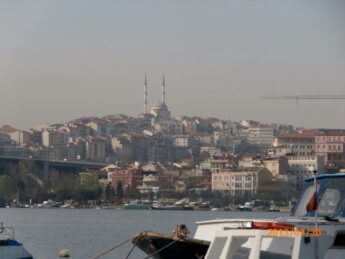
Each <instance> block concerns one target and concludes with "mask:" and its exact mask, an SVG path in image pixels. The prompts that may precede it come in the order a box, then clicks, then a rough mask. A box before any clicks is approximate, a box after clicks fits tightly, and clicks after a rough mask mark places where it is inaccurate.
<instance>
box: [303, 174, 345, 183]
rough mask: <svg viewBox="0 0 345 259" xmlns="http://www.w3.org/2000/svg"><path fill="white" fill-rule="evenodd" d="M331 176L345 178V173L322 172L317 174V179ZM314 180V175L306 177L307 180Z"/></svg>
mask: <svg viewBox="0 0 345 259" xmlns="http://www.w3.org/2000/svg"><path fill="white" fill-rule="evenodd" d="M329 178H345V173H332V174H320V175H318V176H316V180H321V179H329ZM313 180H314V176H311V177H308V178H306V179H304V181H306V182H310V181H313Z"/></svg>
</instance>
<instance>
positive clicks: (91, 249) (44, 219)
mask: <svg viewBox="0 0 345 259" xmlns="http://www.w3.org/2000/svg"><path fill="white" fill-rule="evenodd" d="M285 215H288V214H285V213H267V212H265V213H264V212H227V211H157V210H153V211H152V210H96V209H0V222H4V223H5V225H6V226H11V227H13V228H14V229H15V238H16V239H17V240H18V241H20V242H22V243H23V244H24V246H25V248H26V249H27V250H28V251H29V252H30V253H31V254H32V255H33V256H34V258H36V259H51V258H52V259H57V258H59V257H58V253H59V251H60V250H61V249H64V248H65V249H68V250H69V251H70V254H71V258H72V259H77V258H78V259H79V258H80V259H83V258H92V257H93V256H96V255H98V254H100V253H101V252H103V251H105V250H106V249H108V248H110V247H112V246H114V245H115V244H117V243H120V242H122V241H124V240H126V239H128V238H129V237H131V236H133V235H134V234H136V233H138V232H141V231H144V230H154V231H158V232H168V233H169V232H171V231H172V230H175V228H176V225H177V224H182V223H183V224H186V225H187V226H188V228H189V229H190V232H191V234H190V236H193V235H194V232H195V229H196V226H195V224H194V222H195V221H201V220H209V219H215V218H275V217H279V216H285ZM131 247H132V244H131V243H127V244H126V245H125V246H123V247H122V248H121V249H116V250H114V251H112V252H110V253H109V254H108V255H107V256H104V257H101V258H120V259H122V258H125V257H126V256H127V254H128V252H129V250H130V249H131ZM144 257H145V254H144V253H142V252H141V251H140V250H139V249H135V250H134V252H133V253H132V254H131V256H130V258H138V259H140V258H144Z"/></svg>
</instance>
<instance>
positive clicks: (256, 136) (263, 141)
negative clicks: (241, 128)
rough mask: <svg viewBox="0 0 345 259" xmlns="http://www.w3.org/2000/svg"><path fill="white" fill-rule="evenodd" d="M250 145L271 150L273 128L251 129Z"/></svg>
mask: <svg viewBox="0 0 345 259" xmlns="http://www.w3.org/2000/svg"><path fill="white" fill-rule="evenodd" d="M248 141H249V144H250V145H252V146H255V147H258V148H269V147H271V146H272V141H273V128H271V127H265V126H260V127H250V128H249V137H248Z"/></svg>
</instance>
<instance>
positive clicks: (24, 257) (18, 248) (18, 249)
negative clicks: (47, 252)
mask: <svg viewBox="0 0 345 259" xmlns="http://www.w3.org/2000/svg"><path fill="white" fill-rule="evenodd" d="M0 258H1V259H14V258H16V259H33V257H32V255H31V254H30V253H29V252H28V251H26V249H25V248H24V247H23V245H22V244H21V243H19V242H17V241H15V240H1V241H0Z"/></svg>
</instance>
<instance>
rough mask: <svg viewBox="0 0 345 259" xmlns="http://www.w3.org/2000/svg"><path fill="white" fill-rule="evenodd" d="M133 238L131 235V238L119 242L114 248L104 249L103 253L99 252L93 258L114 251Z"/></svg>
mask: <svg viewBox="0 0 345 259" xmlns="http://www.w3.org/2000/svg"><path fill="white" fill-rule="evenodd" d="M132 239H133V238H132V237H131V238H129V239H127V240H125V241H123V242H121V243H119V244H117V245H116V246H113V247H112V248H109V249H108V250H106V251H104V252H103V253H101V254H99V255H97V256H95V257H93V259H97V258H100V257H102V256H103V255H105V254H107V253H109V252H111V251H113V250H114V249H116V248H118V247H120V246H122V245H124V244H126V243H127V242H129V241H131V240H132Z"/></svg>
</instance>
